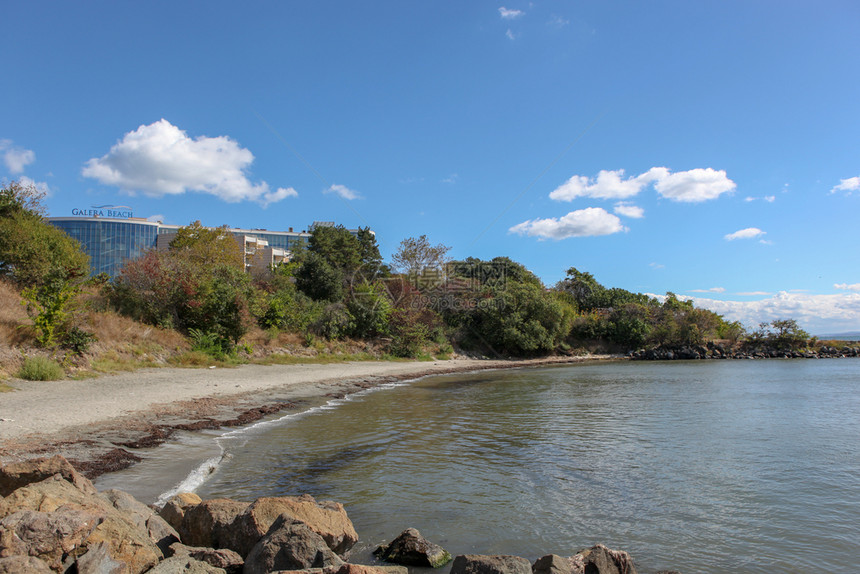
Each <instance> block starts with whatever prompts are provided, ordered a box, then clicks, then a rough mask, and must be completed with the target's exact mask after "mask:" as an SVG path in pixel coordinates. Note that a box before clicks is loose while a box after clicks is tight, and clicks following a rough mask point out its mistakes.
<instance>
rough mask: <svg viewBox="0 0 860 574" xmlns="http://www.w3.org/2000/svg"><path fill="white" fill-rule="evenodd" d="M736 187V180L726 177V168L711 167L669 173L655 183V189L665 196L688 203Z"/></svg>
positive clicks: (703, 199) (717, 194)
mask: <svg viewBox="0 0 860 574" xmlns="http://www.w3.org/2000/svg"><path fill="white" fill-rule="evenodd" d="M735 187H736V186H735V182H733V181H732V180H730V179H729V178H728V177H726V172H725V171H724V170H719V171H718V170H715V169H711V168H709V167H708V168H705V169H702V168H696V169H691V170H689V171H679V172H677V173H673V174H669V175H667V176H666V177H661V178H660V179H659V180H657V183H655V184H654V189H656V190H657V193H659V194H660V195H662V196H663V197H665V198H668V199H671V200H672V201H682V202H686V203H698V202H700V201H707V200H709V199H716V198H718V197H719V196H720V195H722V194H723V193H726V192H729V191H734V190H735Z"/></svg>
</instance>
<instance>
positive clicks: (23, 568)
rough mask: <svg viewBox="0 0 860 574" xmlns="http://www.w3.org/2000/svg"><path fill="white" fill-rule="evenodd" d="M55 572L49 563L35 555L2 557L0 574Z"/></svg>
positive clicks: (45, 573) (48, 573) (47, 573)
mask: <svg viewBox="0 0 860 574" xmlns="http://www.w3.org/2000/svg"><path fill="white" fill-rule="evenodd" d="M22 572H26V573H27V574H54V571H53V570H51V569H50V568H49V567H48V565H47V564H45V563H44V562H42V561H41V560H39V559H38V558H34V557H33V556H6V557H5V558H0V574H21V573H22Z"/></svg>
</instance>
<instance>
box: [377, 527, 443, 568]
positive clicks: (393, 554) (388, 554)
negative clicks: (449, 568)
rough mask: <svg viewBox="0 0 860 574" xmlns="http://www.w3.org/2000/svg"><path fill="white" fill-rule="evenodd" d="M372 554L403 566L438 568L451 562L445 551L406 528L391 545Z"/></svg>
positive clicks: (415, 531) (418, 533)
mask: <svg viewBox="0 0 860 574" xmlns="http://www.w3.org/2000/svg"><path fill="white" fill-rule="evenodd" d="M373 553H374V555H376V556H378V557H379V558H381V559H382V560H385V561H386V562H394V563H395V564H403V565H405V566H423V567H429V568H439V567H440V566H443V565H445V564H447V563H448V562H450V561H451V555H450V554H449V553H448V551H447V550H445V549H444V548H442V547H441V546H439V545H438V544H433V543H432V542H430V541H428V540H427V539H426V538H424V537H423V536H421V533H420V532H418V531H417V530H416V529H414V528H407V529H406V530H404V531H403V532H401V533H400V536H398V537H397V538H395V539H394V540H392V541H391V544H389V545H388V546H380V547H379V548H377V549H376V550H374V551H373Z"/></svg>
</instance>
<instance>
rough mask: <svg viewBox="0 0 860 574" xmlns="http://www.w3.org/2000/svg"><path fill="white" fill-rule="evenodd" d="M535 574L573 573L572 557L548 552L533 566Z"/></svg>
mask: <svg viewBox="0 0 860 574" xmlns="http://www.w3.org/2000/svg"><path fill="white" fill-rule="evenodd" d="M532 572H533V573H534V574H573V564H571V562H570V558H564V557H562V556H559V555H558V554H547V555H546V556H543V557H541V558H538V559H537V561H536V562H535V563H534V565H533V566H532Z"/></svg>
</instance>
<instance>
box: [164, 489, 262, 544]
mask: <svg viewBox="0 0 860 574" xmlns="http://www.w3.org/2000/svg"><path fill="white" fill-rule="evenodd" d="M248 506H249V504H248V503H247V502H237V501H235V500H230V499H227V498H214V499H212V500H206V501H203V502H201V503H200V504H198V505H197V506H193V507H191V508H189V509H188V510H187V511H186V512H185V516H183V517H182V524H181V525H180V528H179V529H178V530H179V537H180V539H181V540H182V542H183V543H184V544H187V545H189V546H203V547H206V548H230V549H232V550H236V551H237V552H239V554H242V556H244V555H245V554H244V553H242V552H241V551H240V550H239V549H237V548H235V547H234V546H232V545H231V544H230V541H229V538H230V530H231V527H232V525H233V522H234V521H235V520H236V517H237V516H239V515H240V514H241V513H242V512H243V511H244V510H245V509H247V508H248ZM261 536H262V535H261ZM258 539H259V538H258ZM251 546H253V544H252V545H251ZM248 550H250V548H248Z"/></svg>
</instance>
